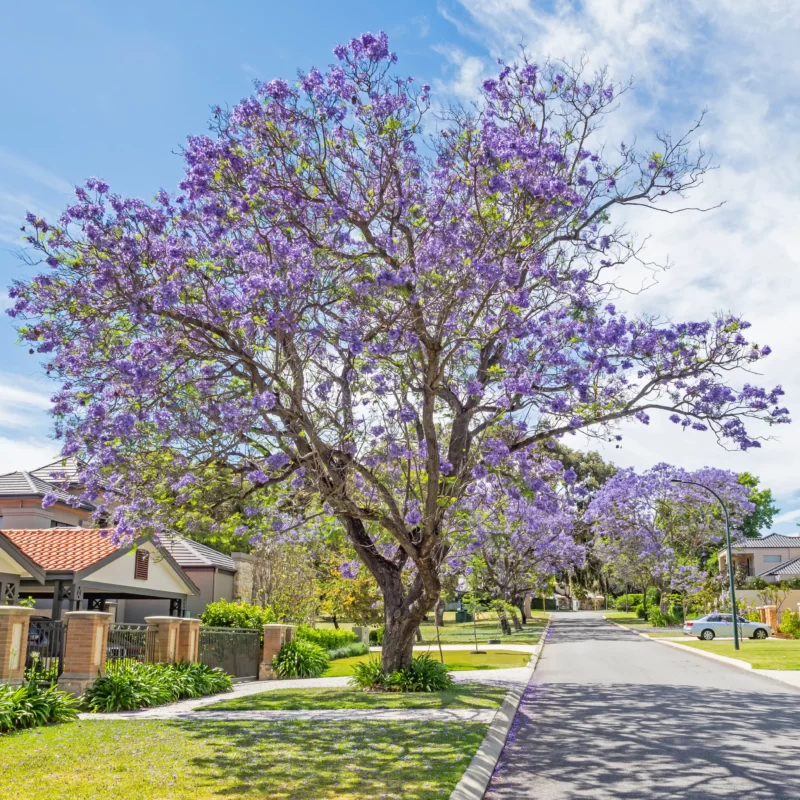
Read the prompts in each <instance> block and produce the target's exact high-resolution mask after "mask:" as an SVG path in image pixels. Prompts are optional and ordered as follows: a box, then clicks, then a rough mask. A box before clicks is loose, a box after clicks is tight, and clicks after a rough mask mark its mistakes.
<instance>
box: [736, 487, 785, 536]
mask: <svg viewBox="0 0 800 800" xmlns="http://www.w3.org/2000/svg"><path fill="white" fill-rule="evenodd" d="M759 482H760V481H759V479H758V478H757V477H756V476H755V475H751V474H750V473H749V472H742V473H740V475H739V483H741V484H742V486H746V487H747V488H748V489H750V490H751V491H750V498H749V499H750V502H751V503H752V504H753V505H754V506H755V508H754V509H753V513H752V514H748V515H747V516H746V517H745V518H744V519H743V520H742V526H741V531H742V533H743V534H744V535H745V536H746V537H748V538H749V539H757V538H758V537H759V536H761V532H762V531H764V530H767V529H769V528H770V527H771V525H772V520H773V519H774V517H775V515H776V514H777V513H778V512H779V511H780V509H779V508H778V507H777V506H776V505H775V502H774V500H773V497H772V489H759V488H758V484H759Z"/></svg>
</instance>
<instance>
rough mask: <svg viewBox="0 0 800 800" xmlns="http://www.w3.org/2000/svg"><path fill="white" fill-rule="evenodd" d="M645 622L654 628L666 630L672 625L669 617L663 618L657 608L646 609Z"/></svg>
mask: <svg viewBox="0 0 800 800" xmlns="http://www.w3.org/2000/svg"><path fill="white" fill-rule="evenodd" d="M647 621H648V623H649V624H650V625H652V626H653V627H654V628H668V627H669V626H670V625H671V624H672V623H671V621H670V619H669V617H665V616H664V615H663V614H662V613H661V609H660V608H659V607H658V606H653V607H652V608H648V609H647Z"/></svg>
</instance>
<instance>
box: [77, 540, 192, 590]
mask: <svg viewBox="0 0 800 800" xmlns="http://www.w3.org/2000/svg"><path fill="white" fill-rule="evenodd" d="M140 547H141V548H142V549H143V550H147V551H148V552H149V553H150V566H149V568H148V571H147V580H146V581H143V580H137V579H136V578H134V577H133V573H134V567H135V563H136V555H135V551H134V550H129V551H128V552H127V553H125V554H124V555H123V556H121V557H119V558H115V559H114V560H113V561H111V562H110V563H108V564H106V565H105V566H103V567H100V568H99V569H96V570H94V571H93V572H88V573H86V575H85V576H84V579H85V580H87V581H94V582H96V583H108V584H111V585H113V586H120V587H122V586H130V587H132V590H133V591H135V590H136V588H142V589H151V590H154V591H160V592H175V593H178V594H187V593H188V592H189V589H188V587H187V586H186V584H185V583H184V582H183V581H182V580H181V578H180V577H178V574H177V573H176V572H175V570H174V569H173V568H172V566H171V565H170V564H169V563H168V562H167V560H166V559H165V558H163V556H162V555H161V554H160V553H159V552H158V550H157V549H156V547H155V546H154V545H153V544H152V543H150V542H146V543H145V544H143V545H140Z"/></svg>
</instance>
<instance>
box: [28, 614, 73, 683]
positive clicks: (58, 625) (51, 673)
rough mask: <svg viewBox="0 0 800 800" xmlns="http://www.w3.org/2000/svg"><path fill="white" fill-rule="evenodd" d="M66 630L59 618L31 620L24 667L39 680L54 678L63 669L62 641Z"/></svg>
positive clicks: (64, 638) (64, 639)
mask: <svg viewBox="0 0 800 800" xmlns="http://www.w3.org/2000/svg"><path fill="white" fill-rule="evenodd" d="M66 635H67V630H66V626H65V625H64V623H63V622H62V621H61V620H52V619H37V620H31V622H30V625H29V627H28V647H27V654H26V657H25V669H26V670H28V671H29V674H30V672H35V673H36V676H37V677H38V678H39V680H42V681H51V680H56V679H57V678H58V677H59V676H60V675H61V673H62V672H63V671H64V643H65V641H66Z"/></svg>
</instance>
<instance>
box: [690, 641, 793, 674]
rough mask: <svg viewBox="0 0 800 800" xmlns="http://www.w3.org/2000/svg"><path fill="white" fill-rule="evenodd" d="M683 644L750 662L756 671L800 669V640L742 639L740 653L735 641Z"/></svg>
mask: <svg viewBox="0 0 800 800" xmlns="http://www.w3.org/2000/svg"><path fill="white" fill-rule="evenodd" d="M681 644H685V645H686V646H687V647H696V648H697V649H698V650H706V651H708V652H709V653H716V654H717V655H720V656H727V657H728V658H738V659H740V660H741V661H749V662H750V663H751V664H752V665H753V667H754V668H755V669H800V639H766V640H764V641H758V640H755V639H742V640H741V641H740V644H741V650H739V652H738V653H737V652H736V650H734V649H733V639H731V640H726V641H721V642H720V641H711V642H701V641H697V640H689V641H686V642H682V643H681Z"/></svg>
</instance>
